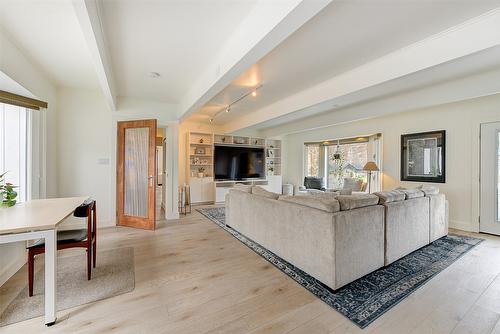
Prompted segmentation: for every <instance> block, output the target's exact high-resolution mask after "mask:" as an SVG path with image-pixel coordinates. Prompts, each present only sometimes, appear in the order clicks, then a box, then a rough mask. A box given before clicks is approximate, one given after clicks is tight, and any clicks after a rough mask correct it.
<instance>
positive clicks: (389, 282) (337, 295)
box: [198, 207, 483, 328]
mask: <svg viewBox="0 0 500 334" xmlns="http://www.w3.org/2000/svg"><path fill="white" fill-rule="evenodd" d="M198 211H199V212H200V213H201V214H203V215H204V216H206V217H207V218H209V219H210V220H211V221H213V222H214V223H215V224H217V225H218V226H219V227H221V228H222V229H224V230H225V231H227V232H228V233H230V234H231V235H232V236H234V237H235V238H236V239H238V240H239V241H241V242H242V243H243V244H245V245H246V246H248V247H249V248H250V249H252V250H253V251H254V252H255V253H257V254H259V255H260V256H262V257H263V258H264V259H266V260H267V261H269V262H270V263H272V264H273V265H274V266H275V267H277V268H278V269H280V270H281V271H282V272H284V273H285V274H287V275H288V276H290V277H291V278H292V279H294V280H295V281H296V282H297V283H299V284H300V285H302V286H303V287H304V288H306V289H307V290H309V291H310V292H311V293H313V294H314V295H316V297H318V298H319V299H321V300H322V301H323V302H325V303H326V304H328V305H330V306H331V307H332V308H334V309H335V310H336V311H338V312H340V313H341V314H343V315H344V316H346V317H347V318H349V319H350V320H351V321H353V322H354V323H355V324H356V325H358V326H359V327H361V328H365V327H366V326H368V325H369V324H370V323H372V322H373V321H374V320H375V319H377V318H378V317H380V316H381V315H382V314H384V313H385V312H387V311H388V310H389V309H391V308H392V307H393V306H395V305H396V304H397V303H399V302H400V301H402V300H403V299H404V298H406V297H407V296H409V295H410V294H411V293H412V292H413V291H415V290H416V289H418V288H419V287H420V286H422V285H423V284H425V283H426V282H427V281H428V280H430V279H431V278H432V277H434V276H435V275H437V274H438V273H440V272H441V271H443V270H444V269H445V268H446V267H448V266H449V265H450V264H452V263H453V262H455V261H456V260H457V259H459V258H460V257H461V256H462V255H464V254H465V253H467V252H468V251H469V250H471V249H472V248H473V247H474V246H476V245H478V244H479V243H480V242H481V241H483V240H482V239H478V238H473V237H467V236H457V235H448V236H446V237H443V238H441V239H439V240H436V241H434V242H433V243H431V244H430V245H427V246H425V247H423V248H420V249H419V250H417V251H415V252H413V253H411V254H409V255H407V256H405V257H404V258H402V259H400V260H398V261H396V262H393V263H391V264H390V265H388V266H387V267H384V268H381V269H378V270H376V271H374V272H372V273H370V274H368V275H366V276H364V277H361V278H360V279H358V280H356V281H354V282H352V283H350V284H348V285H346V286H344V287H342V288H340V289H338V290H335V291H333V290H332V289H330V288H329V287H327V286H326V285H324V284H323V283H321V282H320V281H318V280H316V279H315V278H314V277H312V276H310V275H308V274H307V273H305V272H304V271H302V270H300V269H299V268H297V267H295V266H294V265H292V264H290V263H288V262H287V261H285V260H283V259H282V258H280V257H279V256H277V255H275V254H273V253H272V252H270V251H269V250H267V249H266V248H264V247H262V246H261V245H259V244H258V243H256V242H254V241H252V240H250V239H249V238H247V237H245V236H244V235H242V234H241V233H239V232H237V231H236V230H234V229H232V228H231V227H230V226H227V225H226V224H225V211H224V208H223V207H219V208H203V209H198Z"/></svg>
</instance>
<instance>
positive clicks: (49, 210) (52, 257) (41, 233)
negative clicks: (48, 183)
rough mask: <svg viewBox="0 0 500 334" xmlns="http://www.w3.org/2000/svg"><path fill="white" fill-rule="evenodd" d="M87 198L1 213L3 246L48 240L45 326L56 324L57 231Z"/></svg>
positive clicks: (17, 207) (33, 203)
mask: <svg viewBox="0 0 500 334" xmlns="http://www.w3.org/2000/svg"><path fill="white" fill-rule="evenodd" d="M86 199H87V197H70V198H52V199H40V200H32V201H28V202H24V203H19V204H17V205H14V206H13V207H10V208H2V209H0V244H5V243H9V242H17V241H27V240H34V239H45V325H47V326H51V325H53V324H55V322H56V285H57V284H56V273H57V227H58V226H59V225H60V224H61V223H62V222H63V220H64V219H66V218H67V217H68V216H69V215H71V214H72V213H73V211H75V209H76V207H77V206H79V205H80V204H82V203H83V202H84V201H85V200H86Z"/></svg>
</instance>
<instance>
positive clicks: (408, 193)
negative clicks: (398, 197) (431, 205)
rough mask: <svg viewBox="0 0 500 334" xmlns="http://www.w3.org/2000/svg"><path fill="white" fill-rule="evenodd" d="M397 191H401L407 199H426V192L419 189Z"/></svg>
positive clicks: (399, 189)
mask: <svg viewBox="0 0 500 334" xmlns="http://www.w3.org/2000/svg"><path fill="white" fill-rule="evenodd" d="M396 190H397V191H401V192H402V193H404V194H405V199H412V198H419V197H424V196H425V195H424V192H423V191H422V190H420V189H417V188H410V189H406V188H397V189H396Z"/></svg>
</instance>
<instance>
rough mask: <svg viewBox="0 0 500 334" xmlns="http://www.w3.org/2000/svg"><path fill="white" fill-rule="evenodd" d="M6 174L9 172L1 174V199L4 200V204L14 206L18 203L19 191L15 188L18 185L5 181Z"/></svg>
mask: <svg viewBox="0 0 500 334" xmlns="http://www.w3.org/2000/svg"><path fill="white" fill-rule="evenodd" d="M5 174H7V172H5V173H3V174H1V175H0V200H1V201H2V206H13V205H15V204H16V197H17V192H16V191H15V190H14V188H17V186H15V185H13V184H12V183H9V182H5Z"/></svg>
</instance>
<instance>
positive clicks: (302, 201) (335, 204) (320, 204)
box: [279, 195, 340, 212]
mask: <svg viewBox="0 0 500 334" xmlns="http://www.w3.org/2000/svg"><path fill="white" fill-rule="evenodd" d="M279 200H280V201H284V202H289V203H295V204H299V205H303V206H307V207H310V208H315V209H318V210H322V211H326V212H339V211H340V204H339V201H337V199H335V198H333V197H332V198H329V199H327V198H318V197H314V196H310V195H305V196H288V195H286V196H280V197H279Z"/></svg>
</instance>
